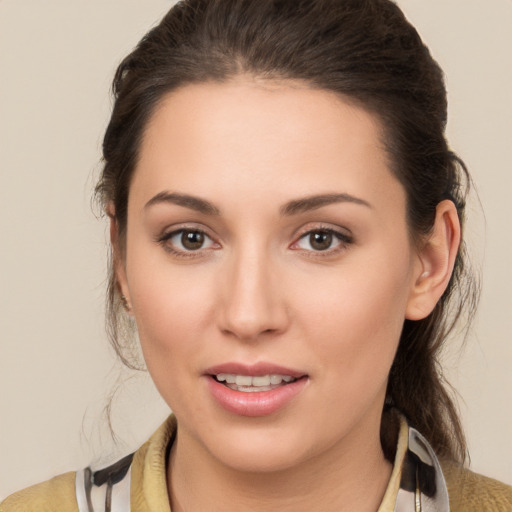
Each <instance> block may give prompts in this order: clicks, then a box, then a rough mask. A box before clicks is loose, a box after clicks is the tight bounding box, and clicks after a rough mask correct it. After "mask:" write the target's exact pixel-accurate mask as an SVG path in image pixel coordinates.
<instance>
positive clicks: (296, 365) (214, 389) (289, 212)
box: [118, 78, 421, 471]
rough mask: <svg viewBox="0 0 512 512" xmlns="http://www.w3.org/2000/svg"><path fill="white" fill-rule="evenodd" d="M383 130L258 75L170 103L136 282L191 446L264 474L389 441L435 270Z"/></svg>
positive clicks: (336, 101)
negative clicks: (422, 279)
mask: <svg viewBox="0 0 512 512" xmlns="http://www.w3.org/2000/svg"><path fill="white" fill-rule="evenodd" d="M379 129H380V127H379V124H378V122H377V120H376V118H375V117H374V116H372V115H371V114H369V113H367V112H366V111H365V110H363V109H361V108H358V107H356V106H354V105H352V104H350V103H348V102H345V101H343V100H342V99H340V98H339V97H338V96H336V95H334V94H333V93H330V92H326V91H321V90H315V89H312V88H307V87H306V86H305V85H302V84H300V83H289V82H281V83H270V82H262V81H259V82H258V81H256V80H252V79H249V78H243V79H242V78H239V79H237V80H234V81H231V82H228V83H223V84H213V83H205V84H199V85H190V86H186V87H183V88H181V89H179V90H177V91H175V92H173V93H172V94H170V95H169V96H167V97H166V98H165V100H164V101H163V102H162V103H161V104H160V106H159V107H158V109H157V110H156V112H155V114H154V116H153V118H152V120H151V122H150V123H149V125H148V127H147V131H146V133H145V137H144V140H143V143H142V146H141V152H140V160H139V162H138V165H137V169H136V171H135V174H134V177H133V181H132V184H131V189H130V195H129V204H128V224H127V239H126V252H125V257H124V265H121V266H120V267H119V269H118V278H119V281H120V283H121V286H122V288H123V292H124V294H125V295H126V296H127V298H128V301H129V303H130V305H131V307H132V313H133V315H134V316H135V319H136V322H137V326H138V331H139V335H140V340H141V344H142V349H143V352H144V356H145V359H146V363H147V367H148V369H149V372H150V374H151V376H152V378H153V380H154V382H155V384H156V386H157V388H158V389H159V391H160V393H161V394H162V396H163V397H164V399H165V400H166V401H167V403H168V404H169V406H170V407H171V409H172V410H173V411H174V413H175V414H176V416H177V418H178V424H179V436H178V439H179V442H180V443H182V444H184V445H186V446H187V449H188V450H189V451H190V452H191V453H198V454H203V455H204V456H207V457H212V458H213V459H215V460H216V461H217V462H220V463H222V464H225V465H227V466H229V467H232V468H237V469H245V470H256V471H261V470H276V469H283V468H289V467H292V466H294V465H297V464H300V463H301V462H305V461H308V460H311V459H312V458H314V457H322V456H324V455H326V454H328V453H329V454H335V453H342V452H343V453H350V451H351V450H357V451H358V452H359V453H361V450H362V449H363V450H364V449H365V446H367V445H368V443H370V444H371V443H374V444H375V443H378V434H379V424H380V416H381V411H382V406H383V401H384V397H385V389H386V382H387V378H388V373H389V370H390V367H391V364H392V361H393V357H394V354H395V351H396V349H397V345H398V340H399V337H400V332H401V329H402V325H403V321H404V318H405V317H406V316H407V311H408V306H409V303H410V301H411V290H412V287H413V285H414V282H415V280H416V279H417V278H418V275H419V273H421V264H420V262H419V258H418V256H417V255H416V252H415V250H414V248H413V246H412V245H411V241H410V237H409V234H408V227H407V224H406V209H405V202H406V198H405V193H404V189H403V187H402V185H401V184H400V183H399V182H398V181H397V179H396V178H395V177H394V176H393V174H392V173H391V172H390V170H389V165H388V161H387V158H386V152H385V150H384V149H383V146H382V143H381V140H380V132H379ZM251 377H252V378H251ZM232 381H234V382H232ZM288 381H289V382H288Z"/></svg>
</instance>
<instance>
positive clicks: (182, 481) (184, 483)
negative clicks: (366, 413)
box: [168, 425, 392, 512]
mask: <svg viewBox="0 0 512 512" xmlns="http://www.w3.org/2000/svg"><path fill="white" fill-rule="evenodd" d="M347 437H350V436H347ZM352 437H355V438H359V439H345V438H344V439H343V440H342V441H340V442H339V443H337V444H336V445H335V446H332V447H330V448H329V449H328V450H326V451H325V452H324V453H322V454H321V455H317V456H315V457H312V458H309V459H308V460H305V461H303V463H301V464H298V465H294V466H293V467H291V468H287V469H282V470H279V471H265V472H241V471H239V470H237V469H233V468H231V467H228V466H226V465H224V464H222V462H220V461H218V460H217V459H213V458H212V457H210V456H209V454H208V452H206V451H205V450H204V449H202V447H198V446H194V445H193V443H191V442H190V440H189V439H188V437H187V436H186V435H182V436H180V431H179V429H178V436H177V439H176V442H175V444H174V446H173V449H172V451H171V457H170V461H169V471H168V489H169V495H170V500H171V505H172V511H173V512H200V511H203V510H208V511H212V512H214V511H219V512H220V511H223V512H231V511H233V512H234V511H237V512H240V511H243V512H253V511H254V512H256V511H258V512H267V511H275V510H279V511H280V512H288V511H290V512H291V511H294V512H295V511H297V510H311V511H322V512H327V511H333V512H334V511H336V512H341V511H353V510H357V511H359V512H366V511H368V512H370V511H372V512H375V511H376V510H377V509H378V507H379V505H380V502H381V500H382V497H383V495H384V493H385V490H386V487H387V483H388V481H389V478H390V475H391V470H392V466H391V464H390V463H389V462H388V461H387V460H386V459H385V457H384V454H383V452H382V448H381V445H380V436H379V428H378V425H377V428H373V429H372V435H371V436H369V435H368V431H367V429H366V428H365V427H364V426H361V427H360V428H357V429H355V431H354V435H353V436H352ZM361 439H363V440H364V441H363V442H355V441H360V440H361Z"/></svg>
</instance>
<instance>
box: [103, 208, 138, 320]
mask: <svg viewBox="0 0 512 512" xmlns="http://www.w3.org/2000/svg"><path fill="white" fill-rule="evenodd" d="M106 211H107V215H108V216H109V219H110V244H111V247H112V265H113V271H114V277H115V285H116V287H117V292H118V293H119V295H120V296H121V302H122V304H123V307H124V309H125V310H126V311H127V313H128V314H130V315H131V314H132V307H131V300H130V292H129V288H128V280H127V278H126V267H125V264H124V254H123V250H122V247H121V242H120V240H119V223H118V221H117V217H116V215H115V209H114V206H113V205H112V204H111V203H110V204H109V205H108V206H107V208H106Z"/></svg>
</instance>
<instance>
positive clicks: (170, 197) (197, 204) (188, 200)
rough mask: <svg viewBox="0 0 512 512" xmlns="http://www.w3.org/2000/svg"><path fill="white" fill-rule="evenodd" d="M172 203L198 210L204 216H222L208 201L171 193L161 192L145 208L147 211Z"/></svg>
mask: <svg viewBox="0 0 512 512" xmlns="http://www.w3.org/2000/svg"><path fill="white" fill-rule="evenodd" d="M161 203H171V204H177V205H178V206H183V207H185V208H190V209H191V210H196V211H198V212H199V213H202V214H204V215H220V210H219V209H218V208H217V207H216V206H214V205H213V204H212V203H210V202H209V201H207V200H206V199H201V198H199V197H195V196H190V195H188V194H178V193H171V192H160V193H159V194H157V195H156V196H154V197H152V198H151V199H150V200H149V201H148V202H147V203H146V204H145V206H144V209H145V210H147V209H148V208H150V207H151V206H154V205H155V204H161Z"/></svg>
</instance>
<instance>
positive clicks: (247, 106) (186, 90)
mask: <svg viewBox="0 0 512 512" xmlns="http://www.w3.org/2000/svg"><path fill="white" fill-rule="evenodd" d="M381 132H382V131H381V126H380V123H379V121H378V119H377V117H376V116H374V115H372V114H371V113H369V112H367V111H366V110H364V109H363V108H361V107H358V106H356V105H355V104H353V103H352V102H349V101H348V100H346V99H344V98H342V97H340V96H338V95H336V94H335V93H333V92H329V91H325V90H319V89H315V88H311V87H308V86H307V85H306V84H302V83H298V82H286V81H284V82H283V81H281V82H266V81H256V80H254V79H237V80H234V81H231V82H227V83H220V84H219V83H202V84H194V85H188V86H185V87H183V88H180V89H178V90H176V91H173V92H172V93H170V94H169V95H167V96H166V97H164V99H163V100H162V101H161V103H160V104H159V106H158V107H157V109H156V110H155V112H154V114H153V117H152V118H151V120H150V122H149V123H148V126H147V128H146V131H145V134H144V138H143V143H142V146H141V150H140V155H139V161H138V165H137V169H136V172H135V176H134V179H133V181H132V188H133V189H134V190H133V192H134V193H135V192H136V195H137V196H138V197H141V198H142V197H146V198H148V199H149V198H150V197H152V196H153V195H155V194H157V193H159V192H162V191H168V190H172V191H178V192H186V193H192V192H193V193H195V194H197V195H200V196H212V195H213V196H215V194H219V197H223V194H224V196H229V195H231V196H232V195H233V193H234V192H236V196H237V197H246V198H248V197H250V196H254V195H257V194H259V196H260V197H261V196H262V195H263V196H266V197H272V198H274V199H275V200H282V201H286V200H287V199H289V198H290V197H292V196H294V195H305V194H308V195H310V194H314V193H326V192H331V191H333V190H334V189H336V192H342V193H350V194H354V195H362V194H364V195H367V196H370V197H376V196H378V195H381V192H382V190H383V187H388V188H393V193H394V194H398V195H400V194H402V195H403V191H402V187H401V185H400V184H399V183H398V181H397V180H396V179H395V178H394V176H393V175H392V173H391V172H390V170H389V165H388V158H387V153H386V151H385V149H384V147H383V144H382V142H381ZM130 195H132V194H130Z"/></svg>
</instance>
